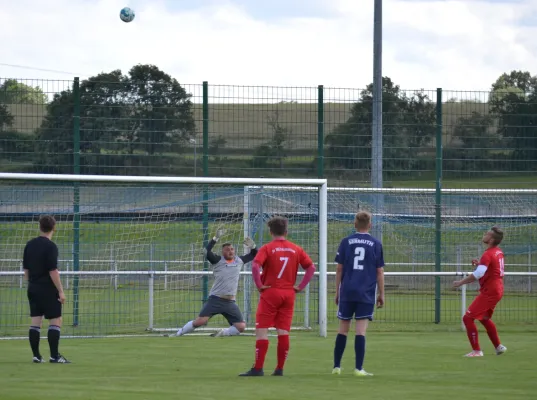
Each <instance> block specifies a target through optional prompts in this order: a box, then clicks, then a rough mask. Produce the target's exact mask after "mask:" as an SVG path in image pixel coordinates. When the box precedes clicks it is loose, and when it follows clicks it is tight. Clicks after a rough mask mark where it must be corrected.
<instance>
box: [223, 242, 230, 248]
mask: <svg viewBox="0 0 537 400" xmlns="http://www.w3.org/2000/svg"><path fill="white" fill-rule="evenodd" d="M227 246H232V244H231V243H230V242H226V243H223V244H222V248H224V247H227Z"/></svg>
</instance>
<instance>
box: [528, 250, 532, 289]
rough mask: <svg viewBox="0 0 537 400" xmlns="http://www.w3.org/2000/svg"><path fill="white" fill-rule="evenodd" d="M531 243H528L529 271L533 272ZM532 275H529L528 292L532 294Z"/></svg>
mask: <svg viewBox="0 0 537 400" xmlns="http://www.w3.org/2000/svg"><path fill="white" fill-rule="evenodd" d="M531 262H532V260H531V244H528V272H529V273H530V274H531V270H532V268H531ZM531 283H532V282H531V275H530V276H528V293H529V294H531V292H532V288H531Z"/></svg>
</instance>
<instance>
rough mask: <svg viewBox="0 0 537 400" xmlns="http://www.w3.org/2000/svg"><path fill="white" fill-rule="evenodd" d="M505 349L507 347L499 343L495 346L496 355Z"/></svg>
mask: <svg viewBox="0 0 537 400" xmlns="http://www.w3.org/2000/svg"><path fill="white" fill-rule="evenodd" d="M506 351H507V347H505V346H504V345H503V344H500V345H499V346H498V347H496V355H497V356H499V355H502V354H503V353H505V352H506Z"/></svg>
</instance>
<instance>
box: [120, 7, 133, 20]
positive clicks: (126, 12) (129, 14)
mask: <svg viewBox="0 0 537 400" xmlns="http://www.w3.org/2000/svg"><path fill="white" fill-rule="evenodd" d="M119 18H121V20H122V21H123V22H131V21H132V20H133V19H134V10H133V9H132V8H129V7H123V8H122V9H121V11H120V13H119Z"/></svg>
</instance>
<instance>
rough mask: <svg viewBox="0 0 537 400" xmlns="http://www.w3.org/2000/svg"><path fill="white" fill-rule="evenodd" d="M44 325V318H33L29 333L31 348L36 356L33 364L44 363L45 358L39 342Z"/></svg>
mask: <svg viewBox="0 0 537 400" xmlns="http://www.w3.org/2000/svg"><path fill="white" fill-rule="evenodd" d="M42 324H43V317H42V316H41V317H32V322H31V325H30V330H29V331H28V339H29V341H30V347H31V348H32V353H33V355H34V357H33V359H32V362H34V363H44V362H45V360H43V357H41V353H40V352H39V341H40V340H41V325H42Z"/></svg>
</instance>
